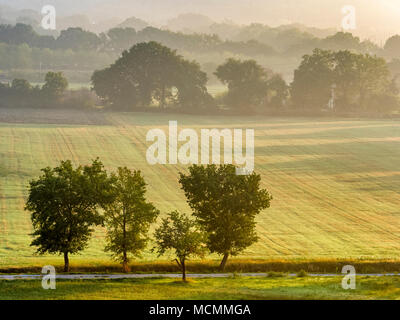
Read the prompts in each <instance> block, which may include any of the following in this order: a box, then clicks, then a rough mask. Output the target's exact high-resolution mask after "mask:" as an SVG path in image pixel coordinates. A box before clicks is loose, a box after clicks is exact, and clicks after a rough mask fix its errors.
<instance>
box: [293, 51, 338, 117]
mask: <svg viewBox="0 0 400 320" xmlns="http://www.w3.org/2000/svg"><path fill="white" fill-rule="evenodd" d="M334 67H335V61H334V56H333V54H332V52H331V51H326V50H321V49H315V50H314V51H313V54H312V55H304V56H303V60H302V62H301V64H300V66H299V67H298V68H297V69H296V70H295V71H294V79H293V82H292V84H291V96H292V101H293V104H294V106H295V108H297V109H300V110H303V111H304V110H307V109H308V110H312V111H320V110H321V109H323V108H324V107H325V106H326V105H327V103H328V101H329V98H330V94H331V87H332V85H333V84H334V73H333V70H334Z"/></svg>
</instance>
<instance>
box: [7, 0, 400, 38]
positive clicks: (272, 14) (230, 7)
mask: <svg viewBox="0 0 400 320" xmlns="http://www.w3.org/2000/svg"><path fill="white" fill-rule="evenodd" d="M45 4H53V5H54V6H56V8H57V9H58V14H59V15H61V16H67V15H73V14H85V15H87V16H89V17H90V18H91V19H93V21H100V20H107V19H111V18H119V19H125V18H128V17H131V16H135V17H137V18H141V19H145V20H147V21H150V22H152V23H154V24H158V25H162V24H163V23H165V22H167V21H168V20H169V19H171V18H174V17H176V16H177V15H179V14H183V13H189V12H190V13H198V14H203V15H206V16H208V17H210V18H211V19H212V20H214V21H216V22H221V21H224V20H229V21H233V22H235V23H240V24H249V23H253V22H259V23H264V24H268V25H270V26H277V25H281V24H288V23H302V24H306V25H308V26H315V27H320V28H321V27H323V28H336V29H340V28H341V20H342V17H343V15H342V13H341V9H342V7H343V6H344V5H354V6H355V7H356V9H357V30H355V31H354V32H353V33H354V34H357V35H359V36H361V37H363V38H369V39H371V40H374V41H376V42H382V41H383V40H385V39H387V38H388V37H389V36H391V35H393V34H395V33H397V30H399V29H400V2H399V1H398V0H323V1H315V0H235V1H232V0H190V1H188V0H69V1H68V2H66V1H64V0H0V5H3V6H4V5H6V6H9V7H12V8H16V9H33V10H36V11H40V8H41V6H43V5H45Z"/></svg>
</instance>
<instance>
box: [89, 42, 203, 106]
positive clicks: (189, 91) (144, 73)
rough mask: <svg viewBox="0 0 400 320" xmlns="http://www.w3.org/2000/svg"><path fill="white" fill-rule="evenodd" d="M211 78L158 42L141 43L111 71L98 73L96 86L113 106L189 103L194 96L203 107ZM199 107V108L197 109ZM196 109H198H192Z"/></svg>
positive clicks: (126, 53)
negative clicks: (189, 98) (207, 84)
mask: <svg viewBox="0 0 400 320" xmlns="http://www.w3.org/2000/svg"><path fill="white" fill-rule="evenodd" d="M206 83H207V75H206V74H205V73H204V72H202V71H201V70H200V67H199V65H198V64H197V63H194V62H189V61H187V60H184V59H183V58H182V57H181V56H179V55H177V53H176V51H174V50H171V49H170V48H168V47H165V46H163V45H161V44H159V43H157V42H148V43H138V44H136V45H134V46H133V47H132V48H131V49H130V50H127V51H124V52H123V53H122V56H121V57H120V58H119V59H118V60H117V61H116V62H115V63H114V64H112V65H111V66H110V67H109V68H106V69H104V70H100V71H96V72H95V73H94V74H93V76H92V85H93V89H94V91H95V92H96V94H97V95H98V96H99V97H100V98H101V99H103V100H104V101H105V102H106V103H109V104H110V105H113V106H121V105H122V106H123V107H124V108H125V109H126V108H132V107H148V106H150V105H151V104H156V105H158V106H159V107H160V108H161V109H164V108H166V107H167V105H180V106H182V105H183V104H186V102H187V101H188V99H187V97H188V96H190V95H192V100H191V101H193V100H194V99H193V95H194V97H195V98H196V102H197V101H198V103H197V104H199V105H200V106H202V104H203V103H204V101H207V100H208V99H210V95H209V94H208V93H207V88H206ZM197 104H196V106H197ZM191 107H194V106H191Z"/></svg>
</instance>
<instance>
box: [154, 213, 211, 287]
mask: <svg viewBox="0 0 400 320" xmlns="http://www.w3.org/2000/svg"><path fill="white" fill-rule="evenodd" d="M155 239H156V244H157V247H156V249H157V251H158V254H159V256H161V255H163V254H165V253H166V252H167V251H168V250H174V251H175V255H176V257H177V259H175V260H176V262H177V264H178V266H179V268H180V269H181V270H182V280H183V281H186V260H187V259H188V258H189V257H196V256H198V257H203V256H204V253H205V247H204V245H203V243H204V237H203V234H202V233H201V232H200V231H199V229H198V228H197V224H196V222H195V221H193V220H191V219H190V218H189V217H187V216H186V215H185V214H181V213H179V212H177V211H174V212H171V213H169V214H168V216H167V218H164V219H163V220H162V223H161V225H160V227H158V228H157V230H156V232H155Z"/></svg>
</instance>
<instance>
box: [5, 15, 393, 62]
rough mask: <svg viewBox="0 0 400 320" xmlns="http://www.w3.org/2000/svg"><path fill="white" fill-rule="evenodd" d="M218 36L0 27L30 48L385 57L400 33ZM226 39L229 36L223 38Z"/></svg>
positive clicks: (8, 39)
mask: <svg viewBox="0 0 400 320" xmlns="http://www.w3.org/2000/svg"><path fill="white" fill-rule="evenodd" d="M219 31H220V30H218V29H216V30H215V33H214V34H184V33H180V32H172V31H169V30H162V29H158V28H154V27H150V26H148V27H145V28H143V29H142V30H135V29H134V28H130V27H116V28H112V29H110V30H108V31H107V32H105V33H101V34H99V35H97V34H96V33H93V32H90V31H86V30H84V29H82V28H77V27H74V28H68V29H65V30H62V31H61V32H60V34H59V36H58V37H57V38H55V37H53V36H49V35H39V34H38V33H37V32H36V31H35V30H34V29H33V27H32V26H30V25H27V24H23V23H17V24H16V25H0V42H4V43H8V44H15V45H19V44H24V43H26V44H28V45H29V46H31V47H37V48H48V49H63V50H66V49H71V50H95V51H99V50H103V51H107V50H112V51H118V52H121V51H123V50H126V49H128V48H130V47H131V46H132V45H134V44H135V43H140V42H146V41H156V42H161V43H163V44H164V45H166V46H169V47H172V48H174V49H179V50H184V51H197V52H211V51H219V52H223V51H229V52H232V53H236V54H249V55H257V54H259V55H276V54H278V53H286V54H288V55H293V54H294V53H296V54H304V53H307V52H309V51H310V50H312V49H313V48H322V49H326V50H355V51H357V52H359V53H370V54H378V55H381V56H384V57H387V58H396V57H400V36H399V35H394V36H392V37H390V38H388V39H387V41H386V43H385V45H384V46H383V48H380V47H379V46H377V45H376V44H374V43H372V42H371V41H368V40H365V41H360V39H359V38H358V37H355V36H353V35H352V34H351V33H346V32H337V33H336V34H334V35H329V36H327V37H325V38H319V37H316V36H314V35H312V34H310V33H307V32H302V31H301V30H299V29H296V28H294V27H292V28H287V29H282V30H279V28H277V29H273V28H269V27H266V26H263V25H259V24H253V25H250V26H248V27H247V28H244V29H243V30H242V31H241V32H239V34H237V35H236V36H235V37H234V39H235V40H222V38H221V37H219V36H218V35H216V34H217V33H220V32H219ZM225 38H227V37H225Z"/></svg>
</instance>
